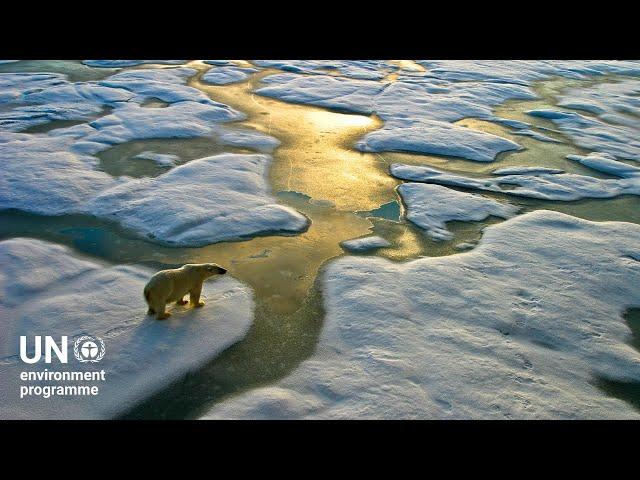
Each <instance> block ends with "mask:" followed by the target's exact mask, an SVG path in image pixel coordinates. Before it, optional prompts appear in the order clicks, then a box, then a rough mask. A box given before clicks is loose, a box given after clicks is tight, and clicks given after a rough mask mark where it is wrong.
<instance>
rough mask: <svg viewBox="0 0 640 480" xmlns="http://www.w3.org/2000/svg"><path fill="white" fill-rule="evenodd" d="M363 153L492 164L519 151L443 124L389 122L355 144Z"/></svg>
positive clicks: (503, 140)
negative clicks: (415, 154) (422, 155)
mask: <svg viewBox="0 0 640 480" xmlns="http://www.w3.org/2000/svg"><path fill="white" fill-rule="evenodd" d="M356 148H357V149H358V150H361V151H363V152H380V151H397V152H421V153H425V154H432V155H446V156H453V157H461V158H466V159H467V160H475V161H477V162H492V161H493V160H494V159H495V157H496V155H497V154H498V153H501V152H506V151H509V150H520V149H521V148H522V147H520V145H518V144H517V143H515V142H512V141H511V140H507V139H506V138H502V137H499V136H497V135H492V134H490V133H484V132H479V131H476V130H471V129H469V128H464V127H459V126H457V125H452V124H450V123H446V122H435V121H429V122H413V121H407V120H404V119H400V120H395V119H394V120H390V121H388V122H387V123H385V126H384V128H382V129H380V130H376V131H374V132H371V133H369V134H368V135H366V136H365V137H364V138H363V139H362V140H360V141H358V142H357V143H356Z"/></svg>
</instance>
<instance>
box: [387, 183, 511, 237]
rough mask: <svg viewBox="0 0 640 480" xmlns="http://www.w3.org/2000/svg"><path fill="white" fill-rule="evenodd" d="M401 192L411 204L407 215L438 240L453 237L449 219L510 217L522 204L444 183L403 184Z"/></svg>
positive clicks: (405, 200) (399, 191)
mask: <svg viewBox="0 0 640 480" xmlns="http://www.w3.org/2000/svg"><path fill="white" fill-rule="evenodd" d="M398 193H399V194H400V196H401V197H402V201H403V202H404V204H405V205H406V206H407V213H406V217H407V219H408V220H410V221H411V222H413V223H415V224H416V225H418V226H419V227H420V228H423V229H424V230H425V233H426V234H427V235H429V236H430V237H431V238H433V239H435V240H450V239H451V238H453V234H452V233H451V232H450V231H449V230H447V227H446V225H445V224H446V222H451V221H454V220H458V221H465V222H468V221H476V222H477V221H480V220H484V219H486V218H488V217H489V216H491V215H493V216H496V217H501V218H510V217H512V216H514V215H515V214H516V213H517V212H518V209H519V208H518V207H516V206H515V205H510V204H508V203H501V202H497V201H496V200H492V199H490V198H486V197H483V196H482V195H477V194H473V193H465V192H458V191H457V190H453V189H451V188H447V187H442V186H440V185H430V184H425V183H403V184H402V185H400V186H398Z"/></svg>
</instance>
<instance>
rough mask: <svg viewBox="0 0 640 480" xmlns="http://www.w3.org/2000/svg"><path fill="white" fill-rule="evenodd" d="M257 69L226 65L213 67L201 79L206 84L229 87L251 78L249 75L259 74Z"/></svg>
mask: <svg viewBox="0 0 640 480" xmlns="http://www.w3.org/2000/svg"><path fill="white" fill-rule="evenodd" d="M257 71H258V69H257V68H251V67H238V66H236V65H224V66H221V67H213V68H212V69H210V70H208V71H207V72H206V73H205V74H204V75H203V76H202V78H201V80H202V81H203V82H204V83H211V84H213V85H227V84H229V83H236V82H241V81H243V80H246V79H247V78H249V75H251V74H252V73H255V72H257Z"/></svg>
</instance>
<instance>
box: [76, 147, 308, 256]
mask: <svg viewBox="0 0 640 480" xmlns="http://www.w3.org/2000/svg"><path fill="white" fill-rule="evenodd" d="M270 163H271V157H270V156H269V155H262V154H254V155H246V154H230V153H229V154H221V155H215V156H212V157H206V158H200V159H197V160H192V161H191V162H188V163H186V164H184V165H180V166H178V167H176V168H173V169H172V170H170V171H169V172H167V173H165V174H163V175H160V176H158V177H154V178H141V179H135V180H131V181H128V182H126V183H122V184H121V185H119V186H117V187H114V188H111V189H109V190H106V191H103V192H101V193H100V194H98V195H97V196H95V197H94V198H93V199H91V201H89V202H87V203H86V204H85V205H84V206H83V210H84V211H85V212H87V213H89V214H92V215H95V216H97V217H101V218H104V219H107V220H111V221H116V222H118V223H120V224H121V225H123V226H124V227H126V228H128V229H130V230H133V231H135V232H138V233H139V234H140V235H144V236H147V237H149V238H152V239H154V240H155V241H157V242H162V243H167V244H172V245H180V246H193V247H195V246H203V245H207V244H209V243H214V242H221V241H225V240H239V239H243V238H248V237H250V236H254V235H260V234H267V233H296V232H301V231H304V230H305V229H306V228H307V227H308V224H309V220H308V219H307V217H305V216H304V215H302V214H301V213H298V212H297V211H295V210H293V209H292V208H289V207H285V206H283V205H279V204H277V203H275V201H274V200H273V199H272V197H271V196H270V192H269V188H268V183H267V173H268V168H269V165H270Z"/></svg>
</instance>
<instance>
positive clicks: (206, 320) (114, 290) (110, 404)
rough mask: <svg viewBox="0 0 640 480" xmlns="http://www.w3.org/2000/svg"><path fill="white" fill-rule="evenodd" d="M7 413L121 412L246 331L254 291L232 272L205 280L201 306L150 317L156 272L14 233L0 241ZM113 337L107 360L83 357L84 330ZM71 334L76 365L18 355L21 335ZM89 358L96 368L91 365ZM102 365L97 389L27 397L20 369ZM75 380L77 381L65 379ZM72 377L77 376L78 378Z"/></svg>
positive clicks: (0, 385)
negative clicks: (78, 343) (79, 347)
mask: <svg viewBox="0 0 640 480" xmlns="http://www.w3.org/2000/svg"><path fill="white" fill-rule="evenodd" d="M0 263H2V271H0V291H1V292H2V294H1V295H0V313H2V318H3V333H2V337H0V357H1V358H0V418H4V419H8V418H11V419H39V418H46V419H56V418H58V419H59V418H74V419H76V418H77V419H94V418H95V419H101V418H113V417H114V416H117V415H120V414H122V413H124V412H126V411H127V410H128V409H130V408H132V407H133V406H135V405H136V404H137V403H138V402H140V401H142V400H143V399H145V398H147V397H149V396H151V395H153V394H154V393H156V392H157V391H159V390H161V389H162V388H164V387H166V386H168V385H169V384H171V383H172V382H174V381H176V380H178V379H179V378H181V377H183V376H184V375H186V374H187V373H188V372H190V371H192V370H194V369H196V368H198V367H199V366H201V365H202V364H204V363H205V362H207V361H209V360H212V359H213V358H215V357H216V356H217V355H219V354H220V353H221V352H222V351H224V350H225V349H226V348H227V347H229V346H231V345H232V344H234V343H236V342H237V341H239V340H240V339H242V338H243V337H244V335H245V334H246V332H247V330H248V329H249V327H250V326H251V323H252V320H253V299H252V292H251V289H250V288H249V287H247V286H245V285H243V284H241V283H240V282H238V281H237V280H234V279H233V278H231V277H228V276H224V277H219V278H218V279H217V280H215V281H207V282H205V284H204V288H203V295H204V297H205V302H206V305H205V306H204V307H203V308H202V309H189V308H186V307H177V306H176V307H172V308H173V310H172V313H173V315H172V316H171V317H170V318H169V319H168V320H164V321H158V320H155V319H153V318H152V317H150V316H146V310H147V305H146V303H145V301H144V299H143V296H142V289H143V287H144V285H145V284H146V282H147V280H148V279H149V278H150V276H151V275H152V274H153V272H152V271H151V270H149V269H146V268H142V267H137V266H124V265H121V266H111V265H106V264H102V263H99V262H96V261H93V260H89V259H84V258H80V257H78V256H76V255H75V254H74V253H72V252H71V251H70V250H69V249H67V248H65V247H61V246H59V245H55V244H52V243H48V242H44V241H40V240H34V239H26V238H16V239H11V240H5V241H2V242H0ZM86 334H89V335H94V336H98V337H100V338H101V339H102V340H103V341H104V342H105V355H104V358H103V359H102V361H101V362H100V363H95V364H93V363H89V364H87V363H79V362H77V361H76V360H75V358H74V357H73V342H74V340H75V339H76V338H77V337H79V336H81V335H86ZM21 335H26V336H27V338H28V345H30V346H32V345H33V336H34V335H53V336H54V338H55V339H56V340H57V342H58V343H60V338H59V336H60V335H66V336H68V339H69V340H68V341H69V357H70V358H69V363H67V364H60V363H57V362H56V361H55V357H54V362H53V363H51V364H45V363H44V362H41V363H39V364H34V365H27V364H25V363H22V362H21V360H20V356H19V352H18V346H19V337H20V336H21ZM87 365H89V367H87ZM45 368H47V369H48V370H49V371H60V372H62V371H100V370H101V369H104V370H105V381H104V382H95V384H97V385H98V386H99V394H98V395H97V396H71V397H60V396H53V397H50V398H42V397H34V396H31V397H25V398H22V399H21V398H20V385H23V384H31V385H33V384H37V385H47V384H49V385H51V384H53V385H61V384H65V382H53V383H52V382H42V383H38V382H23V381H21V380H20V378H19V375H20V372H22V371H43V370H44V369H45ZM66 383H69V382H66ZM72 383H73V382H72Z"/></svg>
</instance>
